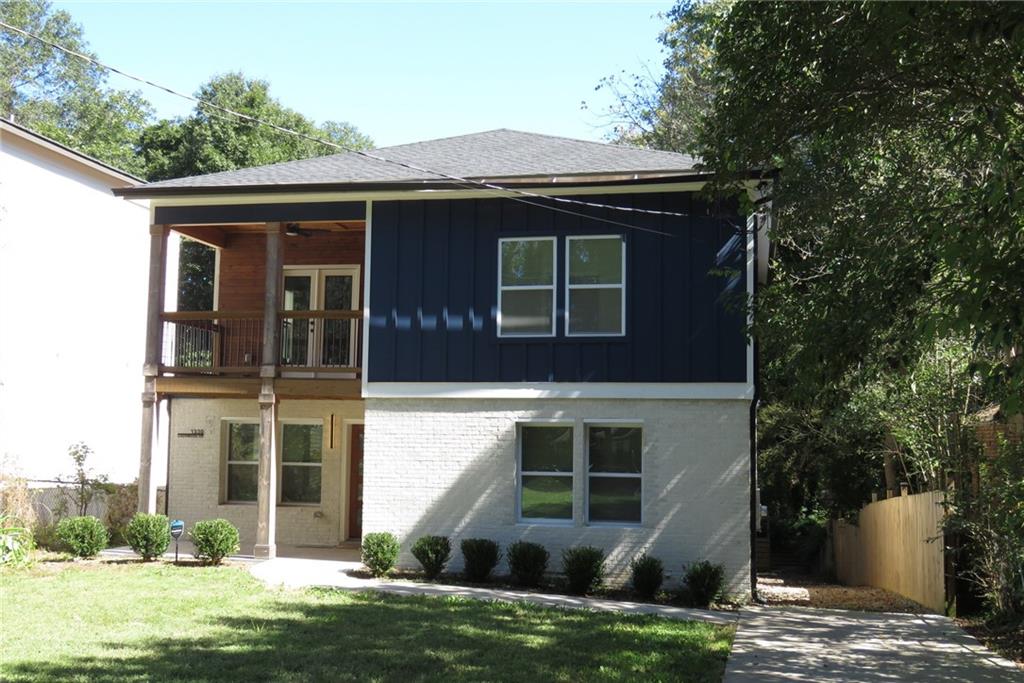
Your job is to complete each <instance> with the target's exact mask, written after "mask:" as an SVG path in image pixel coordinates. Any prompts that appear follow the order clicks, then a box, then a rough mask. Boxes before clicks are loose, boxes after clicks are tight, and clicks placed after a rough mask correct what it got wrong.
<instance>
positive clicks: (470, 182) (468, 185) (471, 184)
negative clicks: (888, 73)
mask: <svg viewBox="0 0 1024 683" xmlns="http://www.w3.org/2000/svg"><path fill="white" fill-rule="evenodd" d="M0 27H3V28H5V29H7V30H9V31H14V32H15V33H18V34H21V35H23V36H26V37H28V38H31V39H33V40H36V41H38V42H40V43H43V44H44V45H48V46H49V47H51V48H53V49H55V50H60V51H61V52H63V53H65V54H68V55H71V56H72V57H75V58H76V59H79V60H82V61H85V62H88V63H89V64H92V65H94V66H97V67H99V68H101V69H105V70H107V71H110V72H112V73H116V74H118V75H120V76H123V77H124V78H128V79H130V80H133V81H136V82H138V83H142V84H144V85H148V86H150V87H153V88H156V89H158V90H162V91H164V92H166V93H169V94H171V95H174V96H175V97H180V98H183V99H186V100H188V101H190V102H194V103H196V104H198V105H199V106H200V107H208V108H210V109H214V110H217V111H220V112H223V113H224V114H227V115H229V116H231V117H235V118H237V119H241V120H244V121H249V122H251V123H254V124H257V125H262V126H266V127H268V128H270V129H272V130H275V131H277V132H279V133H284V134H286V135H293V136H296V137H300V138H303V139H306V140H309V141H311V142H316V143H320V144H322V145H326V146H328V147H331V148H333V149H337V150H340V151H343V152H348V153H350V154H355V155H358V156H361V157H364V158H367V159H371V160H374V161H378V162H382V163H388V164H393V165H396V166H400V167H402V168H406V169H409V170H412V171H416V172H419V173H427V174H429V175H434V176H438V177H440V178H444V179H445V180H449V181H452V182H454V183H456V184H458V185H460V186H462V187H463V188H464V189H472V188H480V187H483V188H485V189H489V190H494V191H496V192H499V193H501V195H503V196H504V195H506V194H508V193H511V194H514V195H519V196H518V197H510V199H513V200H516V201H519V202H522V203H524V204H527V205H530V206H537V207H540V208H544V209H550V210H556V208H557V207H554V206H549V205H548V204H545V203H540V202H536V201H528V200H525V199H522V197H528V198H530V199H538V200H543V201H548V202H556V203H559V204H573V205H578V206H585V207H589V208H597V209H611V210H615V211H623V212H629V213H637V214H647V215H657V216H671V217H678V218H686V217H689V214H685V213H679V212H676V211H659V210H656V209H639V208H635V207H627V206H615V205H612V204H602V203H600V202H588V201H583V200H579V199H570V198H567V197H553V196H549V195H543V194H538V193H536V192H527V191H525V190H519V189H514V188H509V187H504V186H501V185H496V184H493V183H488V182H485V181H480V180H474V179H470V178H462V177H460V176H456V175H452V174H448V173H443V172H441V171H437V170H433V169H428V168H423V167H421V166H418V165H416V164H412V163H409V162H404V161H399V160H396V159H388V158H387V157H382V156H380V155H377V154H373V153H371V152H367V151H364V150H359V149H354V148H350V147H346V146H344V145H341V144H338V143H336V142H334V141H332V140H325V139H324V138H321V137H317V136H315V135H310V134H308V133H303V132H301V131H297V130H292V129H290V128H285V127H284V126H279V125H277V124H276V123H272V122H270V121H265V120H263V119H260V118H257V117H255V116H250V115H249V114H244V113H242V112H238V111H235V110H233V109H229V108H227V107H224V106H221V105H219V104H216V103H214V102H209V101H206V100H203V99H200V98H198V97H195V96H193V95H188V94H186V93H183V92H179V91H177V90H174V89H173V88H169V87H167V86H164V85H160V84H159V83H155V82H153V81H150V80H148V79H146V78H143V77H141V76H135V75H133V74H130V73H127V72H126V71H122V70H121V69H118V68H116V67H113V66H110V65H109V64H105V63H103V62H101V61H99V60H98V59H95V58H94V57H91V56H89V55H87V54H83V53H81V52H78V51H76V50H72V49H70V48H67V47H64V46H63V45H60V44H58V43H55V42H53V41H51V40H48V39H46V38H43V37H42V36H39V35H36V34H34V33H31V32H29V31H26V30H24V29H22V28H19V27H17V26H12V25H11V24H8V23H6V22H3V21H0ZM221 118H228V117H221ZM559 211H560V212H561V213H566V214H570V215H575V216H580V217H583V218H587V219H590V220H596V221H600V222H604V223H611V224H613V225H618V226H621V227H625V228H629V229H632V230H640V231H643V232H651V233H655V234H658V235H668V236H671V233H667V232H663V231H661V230H655V229H653V228H645V227H641V226H637V225H632V224H627V223H622V222H619V221H615V220H611V219H607V218H601V217H598V216H592V215H590V214H585V213H581V212H578V211H572V210H569V209H559Z"/></svg>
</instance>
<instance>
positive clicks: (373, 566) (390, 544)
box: [363, 531, 398, 576]
mask: <svg viewBox="0 0 1024 683" xmlns="http://www.w3.org/2000/svg"><path fill="white" fill-rule="evenodd" d="M397 561H398V539H397V538H395V535H394V534H392V533H389V532H387V531H378V532H375V533H372V534H366V535H365V536H363V564H365V565H366V568H367V569H369V570H370V573H371V574H373V575H374V576H387V574H388V572H390V571H391V570H392V569H394V568H395V562H397Z"/></svg>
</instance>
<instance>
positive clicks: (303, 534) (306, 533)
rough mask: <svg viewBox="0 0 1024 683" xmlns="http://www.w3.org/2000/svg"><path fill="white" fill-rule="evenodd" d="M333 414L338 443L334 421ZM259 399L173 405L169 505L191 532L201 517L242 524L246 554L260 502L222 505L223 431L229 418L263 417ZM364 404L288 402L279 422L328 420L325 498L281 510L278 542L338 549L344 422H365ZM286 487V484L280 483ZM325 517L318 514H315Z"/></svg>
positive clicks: (343, 513)
mask: <svg viewBox="0 0 1024 683" xmlns="http://www.w3.org/2000/svg"><path fill="white" fill-rule="evenodd" d="M332 415H333V416H334V445H333V447H331V444H330V420H331V416H332ZM258 417H259V404H258V403H257V402H256V400H255V399H253V400H245V399H184V398H179V399H174V401H173V402H172V406H171V425H170V458H171V461H170V474H169V479H168V481H169V487H168V489H169V491H168V506H169V514H170V516H171V517H172V518H178V519H183V520H185V523H186V525H187V526H188V527H189V528H190V527H191V526H192V524H194V523H195V522H197V521H199V520H201V519H214V518H222V519H226V520H228V521H230V522H231V523H232V524H234V525H235V526H237V527H238V530H239V534H240V536H241V544H242V552H245V553H251V552H252V546H253V544H254V543H255V541H256V505H255V503H252V504H237V503H236V504H223V503H222V502H221V490H220V486H221V468H222V467H223V457H224V456H223V453H222V452H221V428H222V425H223V424H224V419H226V418H253V419H255V418H258ZM362 417H363V404H362V402H360V401H282V402H281V403H280V404H279V407H278V418H279V419H280V420H285V419H288V418H312V419H322V420H323V421H324V450H323V472H322V475H321V476H322V490H321V501H320V505H318V506H283V505H282V506H278V508H277V543H278V544H279V545H328V546H329V545H336V544H337V543H338V541H339V540H344V539H343V538H342V536H341V534H342V528H343V525H344V524H346V523H347V520H346V515H347V505H344V503H345V500H344V497H343V492H345V491H346V490H347V486H348V483H347V482H348V466H347V465H348V460H347V451H348V447H347V446H348V444H347V438H348V433H347V430H346V429H345V425H346V424H351V423H352V421H360V420H362ZM192 429H202V430H203V432H204V434H203V437H202V438H187V437H179V436H178V433H179V432H189V431H190V430H192ZM278 485H279V486H280V479H279V480H278ZM317 512H319V513H321V516H320V517H317V516H316V513H317Z"/></svg>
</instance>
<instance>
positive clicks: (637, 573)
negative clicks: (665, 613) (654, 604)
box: [629, 553, 665, 600]
mask: <svg viewBox="0 0 1024 683" xmlns="http://www.w3.org/2000/svg"><path fill="white" fill-rule="evenodd" d="M629 569H630V572H631V574H632V576H631V579H632V582H633V590H635V591H636V592H637V595H639V596H640V597H642V598H644V599H646V600H650V599H652V598H653V597H654V596H655V595H657V594H658V589H659V588H661V584H662V583H664V582H665V567H664V565H662V564H661V560H659V559H658V558H656V557H651V556H650V555H648V554H647V553H644V554H643V555H641V556H640V557H637V558H636V559H634V560H633V561H632V562H630V563H629Z"/></svg>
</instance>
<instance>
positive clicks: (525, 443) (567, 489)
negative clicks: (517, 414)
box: [519, 425, 572, 521]
mask: <svg viewBox="0 0 1024 683" xmlns="http://www.w3.org/2000/svg"><path fill="white" fill-rule="evenodd" d="M519 517H520V518H521V519H523V520H560V521H561V520H571V519H572V427H567V426H560V425H545V426H542V427H541V426H536V425H522V426H520V428H519Z"/></svg>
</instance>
